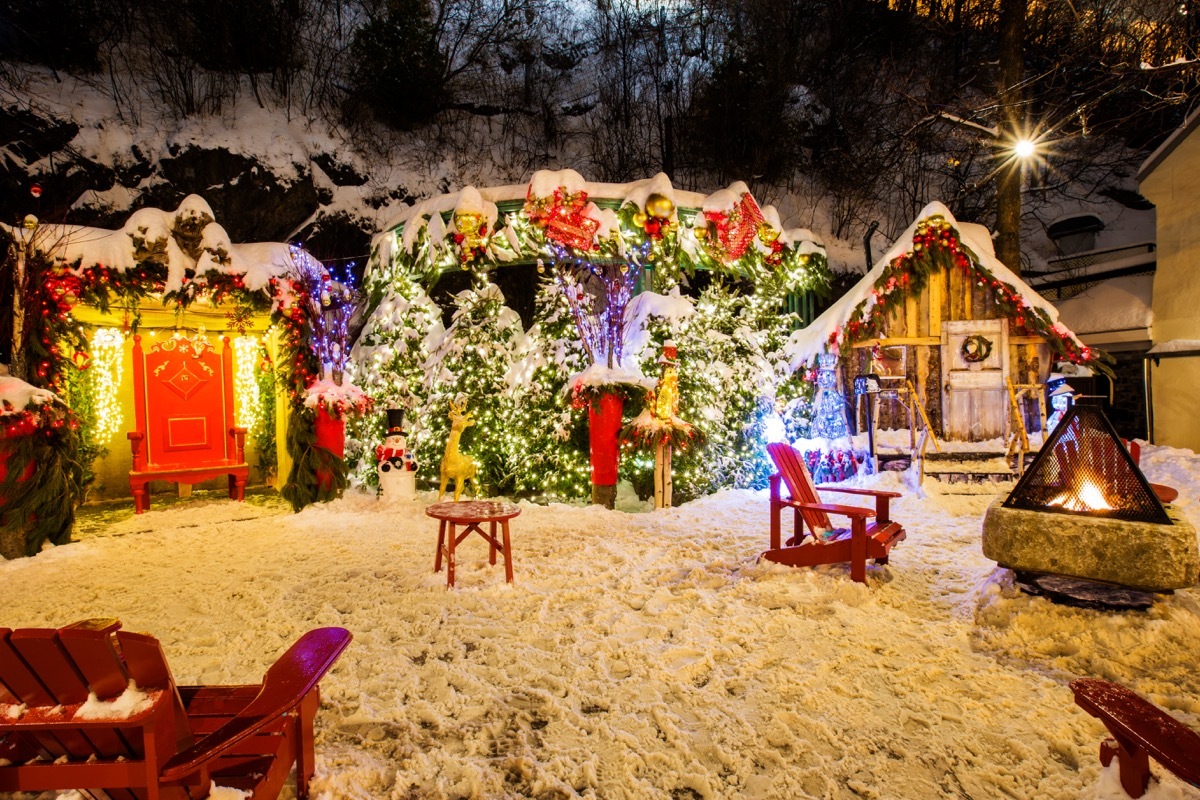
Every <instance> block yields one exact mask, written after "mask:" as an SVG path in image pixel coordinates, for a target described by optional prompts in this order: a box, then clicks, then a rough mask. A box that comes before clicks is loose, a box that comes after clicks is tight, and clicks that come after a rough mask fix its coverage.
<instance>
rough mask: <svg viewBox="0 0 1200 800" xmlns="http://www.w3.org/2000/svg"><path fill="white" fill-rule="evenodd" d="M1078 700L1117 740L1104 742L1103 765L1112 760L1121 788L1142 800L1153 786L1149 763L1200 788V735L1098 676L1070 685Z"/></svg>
mask: <svg viewBox="0 0 1200 800" xmlns="http://www.w3.org/2000/svg"><path fill="white" fill-rule="evenodd" d="M1071 691H1073V692H1074V693H1075V702H1076V704H1077V705H1079V707H1080V708H1082V709H1083V710H1084V711H1086V712H1088V713H1089V714H1091V715H1092V716H1093V717H1096V718H1097V719H1099V720H1100V721H1101V722H1103V723H1104V727H1106V728H1108V732H1109V733H1110V734H1112V737H1111V738H1109V739H1105V740H1104V741H1103V742H1101V743H1100V763H1101V764H1103V765H1104V766H1106V767H1107V766H1108V765H1109V764H1111V763H1112V760H1113V757H1114V756H1115V757H1116V759H1117V767H1118V769H1119V770H1120V773H1121V788H1123V789H1124V790H1125V793H1126V794H1128V795H1129V796H1130V797H1141V796H1142V795H1144V794H1145V793H1146V790H1147V788H1149V786H1150V760H1149V757H1151V756H1153V758H1154V760H1155V761H1157V762H1158V763H1159V764H1162V765H1163V767H1164V768H1166V769H1167V770H1169V771H1170V772H1171V773H1172V774H1174V775H1175V777H1177V778H1179V779H1180V780H1182V781H1184V782H1186V783H1189V784H1191V785H1192V786H1196V787H1200V735H1197V734H1196V733H1195V732H1194V731H1192V730H1191V729H1190V728H1188V727H1186V726H1184V725H1183V724H1181V723H1180V722H1178V721H1177V720H1176V719H1175V718H1174V717H1172V716H1170V715H1169V714H1167V713H1166V712H1164V711H1162V710H1160V709H1159V708H1157V707H1155V706H1154V705H1152V704H1150V703H1149V702H1147V701H1146V700H1144V699H1143V698H1142V697H1141V696H1139V695H1138V694H1136V693H1135V692H1132V691H1130V690H1129V689H1126V688H1125V687H1124V686H1119V685H1117V684H1115V683H1110V682H1108V681H1105V680H1100V679H1099V678H1078V679H1076V680H1073V681H1071Z"/></svg>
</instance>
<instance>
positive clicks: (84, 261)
mask: <svg viewBox="0 0 1200 800" xmlns="http://www.w3.org/2000/svg"><path fill="white" fill-rule="evenodd" d="M205 218H207V219H208V220H209V222H208V223H207V224H205V225H204V226H203V227H201V228H200V229H199V234H200V236H199V246H200V251H199V253H198V255H197V256H196V257H193V256H191V255H189V254H188V253H187V252H185V251H184V250H183V248H182V247H180V245H179V242H178V241H177V239H176V236H175V231H176V230H177V229H178V227H179V226H180V225H181V224H188V223H192V224H199V222H201V221H203V220H204V219H205ZM0 228H3V229H4V230H5V231H7V232H8V234H9V236H11V237H12V238H14V239H16V240H19V241H21V242H25V243H27V244H28V245H29V246H31V247H32V248H33V249H34V250H35V251H36V252H39V253H42V254H44V255H46V256H48V257H50V258H53V259H54V260H55V261H57V262H59V263H62V264H65V265H69V266H71V268H72V269H76V270H80V271H82V270H85V269H88V268H91V267H106V268H108V269H112V270H116V271H117V272H125V271H127V270H130V269H133V268H135V267H137V265H138V263H139V260H140V259H139V247H140V246H145V245H153V243H161V244H162V245H163V246H164V248H165V249H163V250H162V251H161V252H158V253H156V254H155V260H156V261H161V262H164V263H165V266H166V267H167V279H166V285H165V287H164V291H165V292H167V293H170V292H173V291H177V290H178V289H180V287H181V286H182V285H183V278H184V276H185V273H186V271H187V270H192V271H193V272H194V273H195V274H196V275H204V274H205V273H207V272H210V271H216V272H219V273H224V274H229V275H240V276H242V278H243V282H244V283H245V285H246V288H248V289H250V290H251V291H258V290H260V289H263V288H265V287H266V285H267V282H268V281H269V280H270V279H271V278H274V277H279V276H282V275H284V274H286V273H287V272H289V271H290V270H291V268H292V253H291V246H290V245H288V244H284V243H282V242H257V243H251V244H234V243H233V242H231V241H230V240H229V234H228V233H226V231H225V229H224V228H223V227H221V226H220V225H219V224H217V223H216V222H215V221H213V213H212V209H211V208H210V207H209V205H208V203H207V202H206V201H205V200H204V199H203V198H201V197H200V196H198V195H194V194H193V195H188V196H187V197H185V198H184V199H183V201H182V202H181V203H180V204H179V207H178V208H176V209H175V210H174V211H163V210H161V209H157V208H142V209H138V210H137V211H135V212H133V214H131V215H130V217H129V219H127V220H126V221H125V224H124V225H123V226H122V227H121V228H119V229H117V230H107V229H105V228H92V227H88V226H86V225H65V224H55V223H45V224H40V225H38V226H37V227H36V228H33V229H29V228H24V227H22V226H19V225H17V226H9V225H4V224H2V223H0ZM142 243H144V244H142ZM221 254H224V257H222V256H221ZM144 258H145V256H144V255H142V257H141V259H144Z"/></svg>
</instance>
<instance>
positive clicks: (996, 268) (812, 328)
mask: <svg viewBox="0 0 1200 800" xmlns="http://www.w3.org/2000/svg"><path fill="white" fill-rule="evenodd" d="M934 216H941V217H943V218H945V220H946V221H947V222H949V223H950V225H951V226H953V227H954V228H955V229H956V230H957V231H958V235H959V240H960V241H961V242H962V244H963V245H965V246H966V247H968V248H970V250H971V252H972V253H974V254H975V261H976V262H977V263H978V265H979V266H980V267H982V268H984V269H986V270H988V271H989V272H991V273H992V275H993V276H994V277H995V278H996V280H999V281H1003V282H1004V283H1006V284H1008V285H1009V286H1011V287H1012V288H1013V289H1014V290H1016V291H1017V292H1018V293H1019V294H1020V296H1021V299H1022V300H1024V302H1025V304H1026V305H1028V306H1030V307H1032V308H1035V309H1038V310H1040V311H1043V312H1045V314H1046V316H1047V317H1049V319H1050V321H1051V323H1057V322H1058V310H1057V309H1056V308H1055V307H1054V306H1053V305H1052V304H1051V303H1050V302H1049V301H1047V300H1046V299H1045V298H1043V297H1042V296H1041V295H1040V294H1038V293H1037V292H1036V291H1034V290H1033V289H1032V288H1031V287H1030V286H1029V285H1028V284H1026V283H1025V282H1024V281H1023V280H1021V279H1020V278H1019V277H1017V275H1016V274H1015V273H1014V272H1013V271H1012V270H1011V269H1009V268H1008V267H1006V266H1005V265H1004V263H1003V262H1002V261H1000V259H998V258H996V255H995V250H994V248H993V247H992V240H991V237H990V235H988V231H987V228H985V227H983V226H982V225H976V224H974V223H960V222H958V220H956V219H955V218H954V215H953V214H951V213H950V209H949V208H947V207H946V206H945V205H943V204H942V203H940V202H938V201H936V200H935V201H933V202H932V203H930V204H929V205H927V206H925V208H923V209H921V212H920V213H919V214H917V217H916V219H915V220H914V221H913V223H912V224H911V225H909V226H908V228H907V229H905V231H904V233H902V234H900V237H899V238H898V239H896V241H895V242H894V243H893V244H892V246H891V247H890V248H889V249H888V251H887V252H886V253H884V254H883V255H882V256H880V257H879V259H878V260H877V261H876V262H875V266H873V267H872V268H871V271H870V272H868V273H867V274H866V275H864V276H863V278H862V280H860V281H859V282H858V283H856V284H855V285H854V286H853V287H852V288H851V289H850V291H848V292H846V294H844V295H842V297H841V298H840V299H839V300H838V301H837V302H836V303H834V304H833V305H832V306H830V307H829V308H828V309H826V311H825V313H823V314H821V315H820V316H819V317H817V318H816V319H815V320H813V322H812V324H811V325H809V326H807V327H805V328H801V329H800V330H798V331H796V332H794V333H793V334H792V336H791V339H790V340H789V341H788V343H787V345H786V346H785V348H786V352H787V353H788V356H789V360H790V363H791V365H792V368H793V369H797V368H799V367H800V366H803V365H807V364H809V363H811V362H812V361H813V359H815V358H816V357H817V354H819V353H822V352H825V351H826V350H827V349H829V337H830V336H832V335H833V334H834V333H835V332H836V331H839V330H841V329H843V328H844V327H845V326H846V323H847V322H849V321H850V318H851V317H853V316H854V311H855V309H856V308H857V307H858V304H859V303H862V302H864V301H865V302H866V306H865V308H864V311H866V312H869V311H870V310H871V308H872V307H873V306H874V305H875V295H874V294H872V289H874V288H875V283H876V281H878V280H879V279H880V277H881V276H882V275H883V273H884V271H885V270H886V269H887V268H888V266H889V265H890V264H891V263H892V262H893V261H894V260H896V259H897V258H899V257H900V256H903V255H907V254H908V253H911V252H912V250H913V235H914V234H915V233H916V230H917V226H918V225H919V224H920V223H921V221H923V220H926V219H928V218H930V217H934ZM1070 336H1071V339H1072V340H1074V341H1075V343H1076V344H1077V345H1078V346H1080V347H1083V343H1082V342H1080V341H1079V339H1078V338H1077V337H1076V336H1075V334H1073V333H1072V334H1070Z"/></svg>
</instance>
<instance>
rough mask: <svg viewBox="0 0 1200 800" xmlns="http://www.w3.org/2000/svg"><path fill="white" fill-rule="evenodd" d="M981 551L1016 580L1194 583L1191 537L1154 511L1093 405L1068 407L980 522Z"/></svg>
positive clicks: (1199, 572)
mask: <svg viewBox="0 0 1200 800" xmlns="http://www.w3.org/2000/svg"><path fill="white" fill-rule="evenodd" d="M983 553H984V555H986V556H987V557H988V558H990V559H992V560H993V561H996V562H997V563H998V564H1000V566H1002V567H1008V568H1010V569H1013V570H1016V571H1018V572H1034V573H1049V574H1053V575H1067V576H1072V577H1076V578H1085V579H1087V580H1094V581H1103V582H1106V583H1114V584H1118V585H1120V586H1127V587H1130V588H1135V589H1142V590H1145V591H1154V592H1161V591H1169V590H1172V589H1182V588H1185V587H1188V586H1192V585H1193V584H1195V583H1196V581H1197V579H1198V578H1200V553H1198V552H1197V547H1196V531H1195V529H1194V528H1193V527H1192V526H1191V525H1190V524H1189V523H1188V522H1187V520H1185V519H1184V518H1183V516H1182V515H1181V514H1179V513H1178V512H1177V511H1176V509H1175V508H1174V507H1172V506H1166V507H1164V506H1163V504H1162V503H1161V502H1160V501H1159V499H1158V497H1157V496H1156V494H1155V491H1154V489H1153V487H1152V486H1151V485H1150V483H1149V482H1148V481H1147V480H1146V477H1145V476H1144V475H1143V474H1142V472H1141V470H1140V469H1138V466H1137V464H1135V463H1134V462H1133V459H1132V458H1131V457H1130V456H1129V452H1128V451H1127V450H1126V449H1125V447H1124V445H1123V444H1122V443H1121V440H1120V438H1119V437H1118V436H1117V432H1116V431H1115V430H1114V429H1113V427H1112V423H1110V422H1109V421H1108V419H1107V418H1106V417H1105V416H1104V414H1103V413H1102V412H1101V411H1100V409H1098V408H1096V407H1094V406H1082V405H1077V406H1075V407H1074V408H1073V409H1072V410H1071V412H1070V413H1069V414H1068V416H1067V417H1066V419H1064V420H1063V421H1062V423H1061V424H1060V425H1059V426H1058V427H1057V428H1055V429H1054V433H1052V434H1051V435H1050V438H1049V440H1048V441H1047V442H1046V443H1045V445H1043V447H1042V450H1041V452H1040V453H1038V456H1037V458H1035V459H1034V461H1033V463H1032V464H1030V465H1029V469H1028V470H1026V472H1025V474H1024V475H1023V476H1021V479H1020V480H1019V481H1018V482H1017V485H1016V487H1015V488H1014V489H1013V490H1012V493H1011V494H1009V496H1008V497H1006V498H1003V499H997V500H996V501H995V502H993V503H992V505H991V506H990V507H989V508H988V510H987V515H986V516H985V517H984V521H983Z"/></svg>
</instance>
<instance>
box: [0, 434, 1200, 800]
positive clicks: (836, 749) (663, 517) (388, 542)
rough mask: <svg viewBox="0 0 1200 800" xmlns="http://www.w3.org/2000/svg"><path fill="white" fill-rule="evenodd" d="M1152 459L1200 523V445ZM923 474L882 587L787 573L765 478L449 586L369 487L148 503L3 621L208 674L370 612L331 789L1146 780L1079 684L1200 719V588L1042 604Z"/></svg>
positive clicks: (673, 788) (462, 554)
mask: <svg viewBox="0 0 1200 800" xmlns="http://www.w3.org/2000/svg"><path fill="white" fill-rule="evenodd" d="M1142 464H1143V466H1144V467H1145V469H1146V472H1147V475H1148V477H1149V478H1150V479H1151V480H1153V481H1156V482H1160V483H1166V484H1170V485H1173V486H1175V487H1177V488H1179V489H1180V492H1181V495H1180V497H1181V499H1180V504H1181V506H1183V508H1184V510H1185V512H1186V513H1187V514H1188V515H1189V518H1190V519H1191V521H1192V522H1193V524H1196V525H1197V526H1200V507H1197V505H1196V500H1195V498H1197V497H1198V496H1200V457H1196V456H1194V455H1192V454H1191V453H1190V452H1189V451H1179V450H1171V449H1167V448H1153V447H1147V448H1146V449H1145V450H1144V451H1143V455H1142ZM903 479H904V476H901V475H897V474H894V473H892V474H885V475H880V476H874V477H872V478H870V479H869V480H871V481H873V482H874V483H875V485H879V486H884V487H888V488H901V489H903V490H904V491H906V492H907V494H906V496H905V498H904V499H903V500H901V501H899V502H898V503H896V505H895V506H894V508H895V510H894V516H895V518H897V519H899V520H901V521H902V522H903V523H904V524H905V525H906V527H907V530H908V540H907V541H906V542H903V543H902V544H901V545H900V546H898V547H897V548H896V550H895V551H894V552H893V555H892V561H891V564H890V566H888V567H871V568H870V569H869V575H868V579H869V582H870V585H869V586H861V585H858V584H855V583H853V582H852V581H850V579H849V575H848V571H847V569H846V568H845V567H829V568H821V569H815V570H805V569H796V570H793V569H788V568H786V567H780V566H778V565H773V564H769V563H765V562H764V563H759V562H758V561H757V556H758V554H759V552H760V551H761V550H763V549H764V548H765V547H766V544H767V520H768V514H767V498H766V493H765V492H749V491H735V492H722V493H719V494H717V495H715V496H712V497H708V498H705V499H702V500H699V501H696V502H693V503H689V504H686V505H684V506H682V507H680V508H676V509H671V510H668V511H662V512H652V513H630V512H623V511H607V510H604V509H600V508H596V507H590V508H578V507H568V506H549V507H543V506H536V505H523V506H522V514H521V516H519V517H518V518H517V519H515V520H514V521H513V525H512V531H513V543H514V551H515V556H514V562H515V572H516V582H515V584H514V585H512V586H509V585H506V584H505V583H504V573H503V569H502V567H500V566H497V567H488V566H487V552H486V546H485V545H484V543H483V541H482V540H481V539H479V538H478V537H473V538H472V539H471V540H468V541H467V542H464V544H463V545H462V546H461V547H460V550H459V571H458V588H457V589H455V590H452V591H448V590H447V589H446V588H445V580H444V577H443V576H441V575H435V574H434V573H433V571H432V567H433V558H434V545H435V540H436V525H435V523H434V521H433V520H431V519H429V518H427V517H425V516H424V515H423V514H422V511H421V506H420V505H419V504H418V505H413V506H392V507H388V506H385V505H383V504H380V503H379V502H378V501H376V500H375V499H374V498H372V497H367V496H365V495H362V494H355V495H351V496H348V497H347V498H345V499H344V500H342V501H339V502H336V503H332V504H328V505H322V506H319V507H312V508H309V509H307V510H305V511H304V512H303V513H300V514H298V515H291V514H289V513H287V511H286V509H285V507H284V506H283V505H282V504H279V503H276V502H273V501H269V502H262V501H261V499H260V500H259V501H258V502H257V503H251V502H247V503H244V504H239V503H231V502H227V501H221V502H207V503H206V502H192V503H187V504H177V505H174V506H171V507H169V508H162V507H161V505H160V510H153V511H151V512H149V513H147V514H144V515H142V516H139V517H134V516H133V515H132V514H131V513H128V512H122V513H121V514H120V515H119V516H120V518H119V519H116V520H114V521H110V522H107V523H106V524H104V525H103V526H95V525H93V526H91V529H89V530H84V531H83V533H82V535H81V537H80V538H81V539H82V540H81V541H79V542H78V543H74V544H70V545H66V546H61V547H57V548H53V549H50V550H47V551H45V552H43V553H42V554H41V555H39V556H38V557H36V558H33V559H24V560H20V561H13V562H8V563H0V607H2V608H3V609H4V614H3V619H2V620H0V624H3V625H5V626H13V627H16V626H44V625H62V624H65V623H67V622H70V621H72V620H74V619H78V618H81V617H89V616H105V615H113V616H117V617H120V618H121V619H122V620H123V621H124V623H125V626H126V628H127V629H133V630H142V631H147V632H150V633H153V634H154V635H156V636H157V637H158V638H159V639H160V640H162V642H163V644H164V647H165V649H166V651H167V654H168V656H169V658H170V660H171V664H172V667H173V669H174V672H175V676H176V678H177V680H179V681H180V682H181V683H194V682H202V683H214V682H231V681H236V682H248V681H254V680H257V679H258V677H259V676H260V675H261V673H262V671H263V669H264V668H265V667H266V666H267V665H268V664H269V663H270V662H271V661H272V660H273V659H274V657H275V656H276V655H278V654H279V653H280V652H281V651H282V650H283V649H285V648H286V647H287V645H288V644H289V643H290V642H291V641H292V640H293V639H294V638H295V637H297V636H298V635H299V634H300V633H302V632H303V631H304V630H306V629H308V628H311V627H316V626H321V625H341V626H344V627H346V628H348V629H350V630H351V631H352V632H353V634H354V641H353V643H352V644H351V645H350V648H349V649H348V650H347V651H346V653H345V654H344V655H343V656H342V658H341V660H340V661H339V662H338V664H337V665H336V666H335V667H334V669H333V671H332V672H331V673H330V674H329V675H328V676H327V677H326V679H325V681H324V683H323V684H322V701H323V702H322V710H321V712H320V714H319V716H318V718H317V730H318V740H317V776H316V779H315V783H314V797H317V798H321V800H333V799H334V798H468V797H469V798H516V797H536V798H569V797H594V798H612V799H616V798H629V799H630V800H632V799H633V798H665V799H667V800H691V799H692V798H859V797H862V798H935V797H946V798H966V797H971V798H999V797H1010V798H1030V799H1032V798H1039V800H1040V799H1042V798H1071V799H1072V800H1074V799H1075V798H1094V797H1097V796H1100V797H1104V798H1115V797H1120V796H1122V795H1121V794H1120V790H1119V787H1118V785H1117V784H1116V780H1115V777H1114V776H1113V775H1112V774H1111V771H1109V772H1106V773H1104V774H1102V770H1101V768H1100V765H1099V761H1098V758H1097V751H1098V747H1099V743H1100V741H1101V739H1102V738H1103V737H1104V731H1103V728H1102V726H1101V725H1100V723H1099V722H1097V721H1095V720H1094V719H1092V718H1091V717H1090V716H1088V715H1087V714H1086V713H1084V712H1083V711H1082V710H1081V709H1079V708H1077V707H1076V706H1075V704H1074V703H1073V701H1072V695H1071V692H1070V690H1069V689H1068V687H1067V682H1068V681H1069V680H1071V679H1072V678H1075V677H1078V676H1085V675H1090V676H1098V677H1103V678H1107V679H1110V680H1115V681H1119V682H1121V683H1123V684H1125V685H1128V686H1130V687H1131V688H1133V689H1134V690H1136V691H1139V692H1141V693H1143V694H1144V695H1146V696H1147V697H1148V698H1149V699H1150V700H1152V701H1153V702H1155V703H1157V704H1158V705H1160V706H1162V707H1164V708H1166V709H1168V710H1169V711H1170V712H1171V713H1173V714H1174V715H1176V716H1177V717H1178V718H1180V719H1181V720H1182V721H1184V722H1185V723H1187V724H1189V725H1190V726H1191V727H1193V728H1197V729H1200V699H1198V695H1200V673H1198V672H1197V670H1196V668H1195V653H1196V642H1197V641H1200V592H1198V591H1197V590H1188V591H1182V592H1178V593H1176V594H1175V595H1173V596H1166V597H1163V598H1162V599H1161V600H1159V601H1158V602H1157V603H1155V605H1154V607H1153V608H1152V609H1151V610H1150V611H1148V612H1126V613H1117V612H1102V611H1092V610H1083V609H1077V608H1070V607H1065V606H1060V605H1055V604H1052V603H1050V602H1048V601H1047V600H1045V599H1042V598H1037V597H1030V596H1027V595H1025V594H1021V593H1020V592H1018V591H1015V590H1014V589H1013V588H1012V586H1011V578H1010V576H1009V574H1008V573H1007V571H1004V570H999V569H997V568H996V567H995V565H994V564H992V563H991V562H990V561H988V560H987V559H985V558H984V557H983V555H982V553H981V551H980V544H979V541H980V526H981V518H982V514H983V511H984V509H985V507H986V505H987V503H988V502H989V500H990V497H986V496H983V497H981V496H977V495H972V496H953V495H946V494H938V493H936V491H935V488H934V487H933V486H932V485H930V484H929V483H927V485H926V487H925V494H924V495H922V493H921V492H919V491H915V490H914V489H913V488H911V487H906V486H903V484H902V481H903ZM426 499H431V498H428V497H427V498H426ZM842 499H843V500H844V499H845V496H842ZM1149 796H1151V797H1157V798H1159V799H1160V800H1161V798H1166V797H1190V798H1196V797H1200V791H1196V790H1192V789H1185V788H1182V787H1180V786H1179V785H1178V784H1175V783H1173V782H1172V783H1168V784H1166V785H1161V786H1156V787H1155V788H1154V789H1153V790H1152V792H1151V795H1149Z"/></svg>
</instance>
